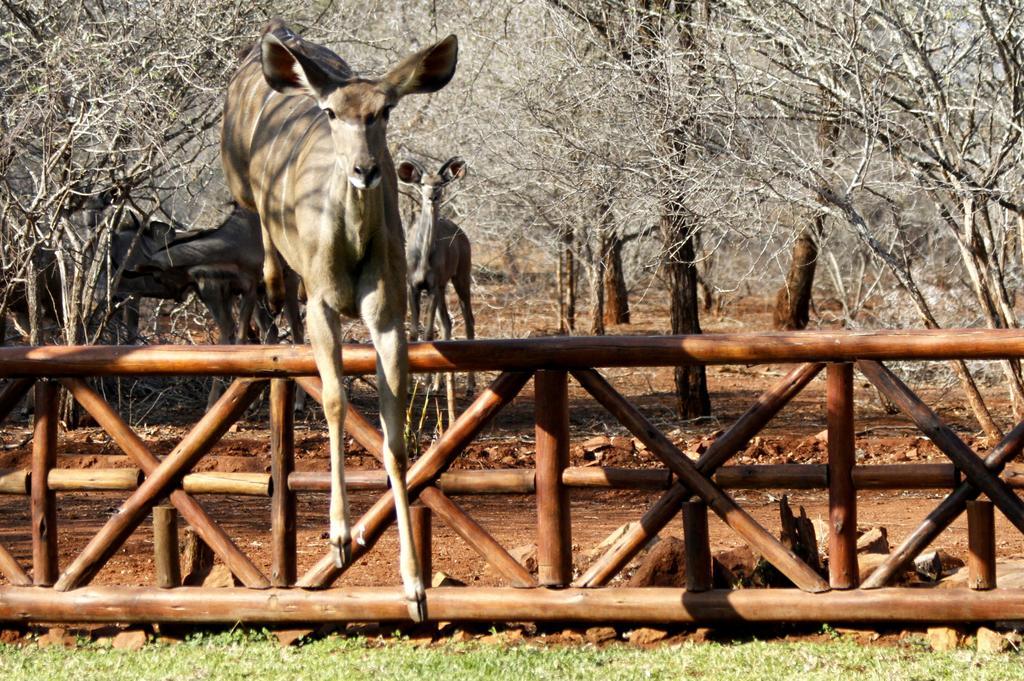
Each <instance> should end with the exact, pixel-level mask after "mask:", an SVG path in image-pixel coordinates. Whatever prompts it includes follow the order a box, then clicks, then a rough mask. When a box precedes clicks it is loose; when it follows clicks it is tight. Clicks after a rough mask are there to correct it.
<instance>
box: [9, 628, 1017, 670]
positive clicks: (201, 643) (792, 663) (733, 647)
mask: <svg viewBox="0 0 1024 681" xmlns="http://www.w3.org/2000/svg"><path fill="white" fill-rule="evenodd" d="M86 678H88V679H93V678H98V679H130V680H131V681H142V680H144V679H175V680H179V679H185V680H188V679H196V680H199V679H202V680H206V679H253V678H256V679H261V678H267V679H271V678H273V679H331V680H335V679H369V680H372V681H384V680H385V679H410V680H415V681H428V680H435V679H443V680H444V681H457V680H459V679H467V680H472V681H479V680H481V679H512V680H513V681H525V680H526V679H558V680H559V681H561V680H562V679H599V680H600V681H613V680H615V679H672V681H681V680H683V679H693V678H696V679H703V678H707V679H714V680H715V681H729V680H732V679H801V680H803V679H828V680H829V681H833V680H834V679H848V678H855V679H857V681H863V680H865V679H922V680H923V679H943V678H956V679H958V680H959V679H1024V656H1021V655H1020V654H1018V653H1008V654H1002V655H978V654H977V653H975V652H974V651H971V650H967V649H963V650H958V651H955V652H951V653H932V652H929V651H927V650H926V649H925V648H924V646H923V645H920V646H904V647H871V646H867V647H865V646H859V645H857V644H856V643H854V642H852V641H849V640H844V639H842V638H838V639H837V640H835V641H833V642H830V643H824V644H819V643H782V642H770V643H766V642H759V641H752V642H740V643H726V644H718V643H696V644H694V643H683V644H679V645H666V646H662V647H658V648H654V649H649V650H642V649H638V648H634V647H630V646H628V645H626V644H619V645H613V646H609V647H606V648H601V649H596V648H594V647H592V646H589V645H580V646H573V647H569V646H550V647H547V646H538V645H529V644H527V645H512V646H498V645H482V644H477V643H465V644H458V643H446V644H439V645H435V646H431V647H429V648H418V647H415V646H413V645H410V644H409V643H406V642H402V641H397V642H396V641H394V640H383V641H382V640H373V639H363V638H345V637H330V638H326V639H323V640H320V641H315V642H312V643H308V644H306V645H302V646H299V647H295V648H282V647H280V646H279V645H278V644H277V642H276V641H273V640H271V638H270V637H268V635H266V634H259V633H237V632H236V633H233V634H218V635H204V636H198V637H194V638H192V639H190V640H188V641H186V642H184V643H181V644H177V645H160V644H150V645H147V646H146V647H145V648H144V649H143V650H141V651H139V652H126V651H118V650H113V649H110V648H105V647H100V646H97V645H95V644H89V645H85V646H83V647H80V648H77V649H64V648H58V647H48V648H39V647H37V646H35V645H26V646H22V647H17V646H10V645H0V679H33V680H36V679H38V680H39V681H45V680H47V679H60V680H61V681H66V680H68V679H86Z"/></svg>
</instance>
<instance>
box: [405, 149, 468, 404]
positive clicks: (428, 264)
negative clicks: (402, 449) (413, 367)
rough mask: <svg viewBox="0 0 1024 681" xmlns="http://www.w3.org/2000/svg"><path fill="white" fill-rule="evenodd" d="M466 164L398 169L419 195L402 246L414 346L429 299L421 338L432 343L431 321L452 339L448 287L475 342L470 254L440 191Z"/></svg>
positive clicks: (409, 162) (458, 161)
mask: <svg viewBox="0 0 1024 681" xmlns="http://www.w3.org/2000/svg"><path fill="white" fill-rule="evenodd" d="M465 175H466V162H465V161H464V160H462V159H461V158H460V157H458V156H454V157H452V158H450V159H448V160H447V161H445V163H444V164H443V165H442V166H441V167H440V168H439V169H438V171H437V172H434V173H431V172H427V171H426V170H425V169H424V168H423V166H422V165H420V164H419V163H418V162H416V161H413V160H406V161H402V162H401V163H399V164H398V180H399V181H400V182H402V183H403V184H407V185H410V186H413V187H416V188H417V189H418V190H419V192H420V216H419V219H418V220H416V221H415V222H414V223H412V224H411V225H410V226H409V237H408V242H407V243H406V250H405V254H406V258H407V260H408V266H409V309H410V312H411V314H412V319H411V327H410V328H411V331H412V335H413V340H416V338H418V336H419V324H420V300H421V298H422V297H423V294H424V293H426V294H427V315H426V323H425V328H424V338H425V339H426V340H433V339H434V317H435V315H436V317H437V320H438V321H440V323H441V333H442V334H443V338H444V339H445V340H450V339H451V337H452V318H451V315H450V314H448V304H447V302H446V301H445V289H446V288H448V282H449V281H450V282H451V283H452V287H453V288H454V289H455V293H456V295H457V296H458V297H459V306H460V307H461V308H462V319H463V321H464V322H465V324H466V338H469V339H470V340H472V339H473V337H474V335H475V324H474V321H473V305H472V294H471V291H470V286H471V283H472V278H471V275H472V271H473V253H472V249H471V248H470V245H469V237H467V236H466V233H465V232H464V231H462V229H461V228H460V227H459V226H458V225H456V224H455V223H454V222H452V221H451V220H449V219H447V218H443V217H441V200H442V198H444V190H445V189H446V188H447V187H448V185H450V184H451V183H452V182H454V181H455V180H457V179H460V178H462V177H465ZM474 383H475V381H474V377H473V374H472V373H470V374H469V379H468V382H467V384H466V390H467V392H469V393H473V392H474V391H475V386H474ZM450 387H451V381H450V380H449V396H448V400H449V406H448V409H449V414H450V418H454V415H455V406H454V404H452V402H454V396H453V395H452V394H451V389H450Z"/></svg>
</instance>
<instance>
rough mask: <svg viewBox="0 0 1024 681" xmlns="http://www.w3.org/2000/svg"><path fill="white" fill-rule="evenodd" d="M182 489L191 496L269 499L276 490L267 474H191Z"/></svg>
mask: <svg viewBox="0 0 1024 681" xmlns="http://www.w3.org/2000/svg"><path fill="white" fill-rule="evenodd" d="M181 488H182V489H183V490H185V491H186V492H187V493H189V494H231V495H236V496H242V497H269V496H271V494H272V491H273V489H274V484H273V482H272V480H271V475H270V474H267V473H218V472H216V471H209V472H207V473H189V474H188V475H186V476H185V477H184V478H182V479H181Z"/></svg>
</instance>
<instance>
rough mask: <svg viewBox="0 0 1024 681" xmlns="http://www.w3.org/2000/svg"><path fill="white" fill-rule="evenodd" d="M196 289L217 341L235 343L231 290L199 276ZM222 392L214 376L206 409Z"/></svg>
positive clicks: (224, 285) (219, 382) (228, 343)
mask: <svg viewBox="0 0 1024 681" xmlns="http://www.w3.org/2000/svg"><path fill="white" fill-rule="evenodd" d="M197 290H198V293H199V299H200V300H201V301H203V304H204V305H206V309H207V310H209V311H210V316H211V317H213V321H214V323H215V324H216V325H217V336H218V337H217V342H218V343H220V344H223V345H233V344H234V343H235V332H236V328H237V327H236V326H235V318H234V317H233V316H232V315H231V312H232V310H231V302H232V301H231V291H230V290H229V288H228V285H227V284H226V283H225V282H223V281H220V280H218V279H215V278H211V277H200V278H199V281H198V286H197ZM223 393H224V384H223V383H222V382H221V379H219V378H214V379H213V386H212V387H211V388H210V395H209V397H207V399H206V409H207V411H209V410H210V409H212V408H213V405H214V404H215V403H216V402H217V400H219V399H220V396H221V395H222V394H223Z"/></svg>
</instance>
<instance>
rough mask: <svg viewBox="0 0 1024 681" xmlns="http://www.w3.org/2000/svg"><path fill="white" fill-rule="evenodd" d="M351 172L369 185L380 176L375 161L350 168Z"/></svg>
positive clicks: (378, 167)
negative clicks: (371, 163)
mask: <svg viewBox="0 0 1024 681" xmlns="http://www.w3.org/2000/svg"><path fill="white" fill-rule="evenodd" d="M352 173H353V174H354V175H355V176H356V177H358V178H359V179H360V180H362V181H363V184H364V185H366V186H367V187H369V186H371V185H372V184H373V183H374V181H375V180H376V179H377V178H378V177H379V176H380V166H378V165H377V164H376V163H374V164H373V165H366V166H355V167H354V168H352Z"/></svg>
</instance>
